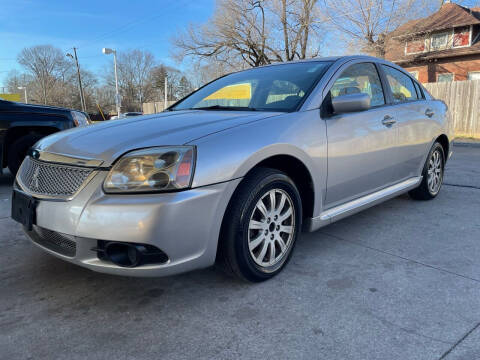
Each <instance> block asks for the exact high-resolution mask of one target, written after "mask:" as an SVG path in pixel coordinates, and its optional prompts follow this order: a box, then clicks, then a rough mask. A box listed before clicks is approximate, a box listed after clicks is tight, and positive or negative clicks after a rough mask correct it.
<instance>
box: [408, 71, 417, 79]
mask: <svg viewBox="0 0 480 360" xmlns="http://www.w3.org/2000/svg"><path fill="white" fill-rule="evenodd" d="M408 73H409V74H410V75H412V76H413V77H414V78H415V79H417V80H418V71H409V72H408Z"/></svg>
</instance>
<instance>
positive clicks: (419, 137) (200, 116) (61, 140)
mask: <svg viewBox="0 0 480 360" xmlns="http://www.w3.org/2000/svg"><path fill="white" fill-rule="evenodd" d="M240 84H241V85H242V86H239V85H240ZM342 84H343V85H342ZM232 89H233V90H232ZM332 89H335V91H333V92H332ZM235 92H237V93H238V95H237V97H236V98H235V96H234V95H233V94H234V93H235ZM222 94H226V95H222ZM451 140H452V132H451V128H450V126H449V122H448V112H447V107H446V105H445V104H444V103H443V102H442V101H438V100H435V99H434V98H432V96H431V95H430V94H429V93H428V92H427V91H426V90H425V89H424V88H423V87H422V85H420V84H419V83H418V82H417V81H416V80H415V79H414V78H412V77H411V76H410V75H409V74H408V73H407V72H405V71H404V70H402V69H401V68H400V67H398V66H396V65H394V64H392V63H389V62H386V61H384V60H380V59H376V58H372V57H365V56H348V57H332V58H322V59H313V60H308V61H301V62H292V63H283V64H276V65H268V66H264V67H260V68H253V69H249V70H245V71H241V72H237V73H233V74H230V75H227V76H224V77H222V78H220V79H217V80H215V81H213V82H211V83H209V84H207V85H205V86H203V87H202V88H200V89H198V90H197V91H195V92H194V93H192V94H190V95H189V96H187V97H186V98H184V99H183V100H181V101H179V102H178V103H176V104H174V105H173V106H172V107H170V108H169V109H168V111H166V112H164V113H160V114H154V115H151V116H143V117H139V118H132V119H126V120H124V121H121V122H107V123H102V124H96V125H93V126H90V127H87V128H83V129H76V130H73V131H68V132H64V133H60V134H58V135H55V136H50V137H47V138H45V139H42V140H41V141H40V142H38V143H37V144H36V146H35V148H34V150H33V152H32V153H31V154H30V155H29V156H28V157H27V158H26V159H25V160H24V162H23V164H22V167H21V169H20V171H19V173H18V175H17V178H16V184H17V185H16V187H15V190H14V195H13V208H12V214H13V218H14V219H16V220H17V221H19V222H20V223H22V224H23V226H24V229H25V231H26V233H27V234H28V235H29V236H30V238H31V239H32V240H33V242H34V243H35V244H37V245H38V246H40V247H41V248H42V249H44V250H45V251H47V252H49V253H51V254H53V255H56V256H58V257H60V258H62V259H64V260H67V261H70V262H72V263H75V264H78V265H80V266H84V267H86V268H89V269H92V270H95V271H100V272H105V273H110V274H119V275H128V276H161V275H171V274H176V273H180V272H185V271H189V270H193V269H198V268H203V267H207V266H210V265H212V264H214V262H217V264H220V265H221V266H222V267H223V268H224V269H226V270H227V271H229V272H233V273H234V274H236V275H238V276H239V277H241V278H243V279H246V280H249V281H262V280H266V279H268V278H271V277H272V276H274V275H276V274H277V273H278V272H279V271H281V270H282V269H283V268H284V267H285V265H286V264H287V262H288V261H289V259H290V258H291V255H292V251H293V249H294V246H295V243H296V242H297V240H298V238H299V236H300V233H301V231H302V229H304V230H305V231H314V230H317V229H319V228H321V227H322V226H325V225H328V224H330V223H332V222H334V221H336V220H339V219H341V218H344V217H345V216H348V215H351V214H354V213H356V212H358V211H360V210H362V209H365V208H367V207H369V206H372V205H374V204H377V203H379V202H381V201H384V200H386V199H389V198H392V197H394V196H397V195H399V194H402V193H406V192H409V194H410V195H411V197H412V198H413V199H421V200H428V199H433V198H435V197H436V196H437V195H438V193H439V191H440V188H441V185H442V180H443V171H444V165H445V162H446V161H447V159H448V156H449V155H450V153H451V146H450V145H451V144H450V143H451Z"/></svg>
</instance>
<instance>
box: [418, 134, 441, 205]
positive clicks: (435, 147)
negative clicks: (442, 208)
mask: <svg viewBox="0 0 480 360" xmlns="http://www.w3.org/2000/svg"><path fill="white" fill-rule="evenodd" d="M436 150H439V151H440V155H442V178H441V185H440V188H439V189H438V191H437V193H436V194H432V193H431V192H430V188H429V187H428V164H429V162H430V159H431V158H432V155H433V153H434V152H435V151H436ZM444 171H445V154H444V152H443V146H442V145H441V144H440V143H438V142H436V143H435V144H433V146H432V148H431V149H430V152H429V153H428V157H427V161H426V162H425V167H424V168H423V173H422V175H423V179H422V182H423V185H424V187H425V190H426V191H427V192H428V195H429V196H430V197H431V198H434V197H436V196H437V195H438V194H439V193H440V190H441V189H442V184H443V176H444Z"/></svg>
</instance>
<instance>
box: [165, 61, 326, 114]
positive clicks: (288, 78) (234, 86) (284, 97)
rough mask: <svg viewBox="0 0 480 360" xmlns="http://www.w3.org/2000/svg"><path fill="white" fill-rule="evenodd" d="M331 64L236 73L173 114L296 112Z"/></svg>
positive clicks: (204, 89) (194, 96)
mask: <svg viewBox="0 0 480 360" xmlns="http://www.w3.org/2000/svg"><path fill="white" fill-rule="evenodd" d="M331 64H332V63H331V62H327V61H309V62H299V63H290V64H282V65H275V66H266V67H261V68H253V69H249V70H246V71H241V72H238V73H233V74H230V75H227V76H224V77H222V78H220V79H218V80H215V81H213V82H211V83H209V84H207V85H205V86H204V87H202V88H200V89H199V90H198V91H196V92H194V93H193V94H191V95H190V96H188V97H186V98H185V99H183V100H181V101H180V102H179V103H178V104H176V105H175V106H173V107H172V108H170V109H169V110H171V111H175V110H191V109H204V110H251V111H294V110H296V109H297V107H298V106H299V105H300V103H301V102H302V101H303V99H304V98H305V97H306V96H308V95H309V93H310V91H312V89H313V87H314V86H315V84H316V83H317V82H318V80H319V79H320V78H321V76H322V75H323V74H324V73H325V71H326V70H327V69H328V67H329V66H330V65H331Z"/></svg>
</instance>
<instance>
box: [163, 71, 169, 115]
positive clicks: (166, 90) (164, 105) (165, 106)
mask: <svg viewBox="0 0 480 360" xmlns="http://www.w3.org/2000/svg"><path fill="white" fill-rule="evenodd" d="M167 81H168V80H167V75H165V91H164V93H165V101H164V103H163V110H165V109H166V108H167V101H168V99H167V92H168V84H167Z"/></svg>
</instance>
